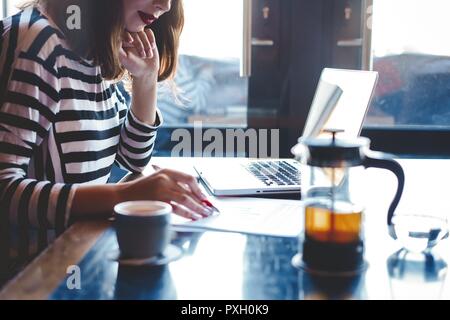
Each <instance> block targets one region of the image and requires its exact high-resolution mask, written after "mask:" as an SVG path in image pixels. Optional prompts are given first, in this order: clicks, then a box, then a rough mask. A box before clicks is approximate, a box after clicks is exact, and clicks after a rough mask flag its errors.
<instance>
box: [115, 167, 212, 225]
mask: <svg viewBox="0 0 450 320" xmlns="http://www.w3.org/2000/svg"><path fill="white" fill-rule="evenodd" d="M118 186H119V187H120V188H121V190H120V198H121V200H122V201H130V200H157V201H163V202H167V203H169V204H170V205H172V208H173V212H174V213H176V214H178V215H180V216H182V217H185V218H188V219H191V220H198V219H201V218H203V217H208V216H210V215H211V214H212V213H213V210H212V209H211V208H209V207H208V206H206V205H204V204H203V203H202V200H205V199H206V196H205V195H204V194H203V193H202V191H201V190H200V188H199V186H198V184H197V181H196V179H195V178H194V177H193V176H191V175H188V174H185V173H182V172H178V171H175V170H170V169H161V170H158V171H156V172H155V173H154V174H152V175H151V176H148V177H144V178H140V179H138V180H135V181H132V182H127V183H125V184H123V185H120V184H119V185H118Z"/></svg>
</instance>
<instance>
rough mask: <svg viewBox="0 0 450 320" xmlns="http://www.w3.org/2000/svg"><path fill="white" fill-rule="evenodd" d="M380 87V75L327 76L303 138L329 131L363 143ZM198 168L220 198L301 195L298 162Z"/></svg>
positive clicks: (219, 163)
mask: <svg viewBox="0 0 450 320" xmlns="http://www.w3.org/2000/svg"><path fill="white" fill-rule="evenodd" d="M377 81H378V73H377V72H374V71H359V70H342V69H330V68H326V69H324V70H323V72H322V74H321V77H320V80H319V83H318V85H317V89H316V93H315V95H314V100H313V102H312V105H311V108H310V111H309V114H308V118H307V121H306V124H305V128H304V130H303V134H302V137H316V136H319V135H320V134H321V132H322V130H323V129H326V128H333V129H342V130H344V132H343V135H345V136H346V137H357V136H358V135H359V134H360V132H361V129H362V125H363V122H364V119H365V116H366V114H367V110H368V108H369V105H370V102H371V100H372V96H373V93H374V91H375V87H376V84H377ZM212 160H214V161H202V162H201V163H199V164H197V165H195V166H194V168H195V170H196V171H197V173H198V175H199V177H200V179H201V181H202V182H203V183H204V185H205V186H206V187H207V188H208V189H209V191H210V192H211V193H212V194H213V195H215V196H243V195H246V196H252V195H263V194H267V195H270V194H289V193H299V192H300V179H301V172H300V163H299V162H298V161H296V160H294V159H239V158H225V159H212Z"/></svg>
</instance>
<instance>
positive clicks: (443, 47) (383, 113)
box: [366, 0, 450, 129]
mask: <svg viewBox="0 0 450 320" xmlns="http://www.w3.org/2000/svg"><path fill="white" fill-rule="evenodd" d="M448 12H450V2H449V1H448V0H395V1H391V0H374V4H373V38H372V55H373V59H372V64H373V69H374V70H376V71H378V72H379V74H380V79H379V84H378V87H377V90H376V94H375V97H374V101H373V104H372V107H371V109H370V112H369V114H368V118H367V122H366V124H367V125H371V126H385V127H397V128H405V129H408V128H410V129H411V128H417V129H419V128H418V127H421V128H422V129H424V128H425V127H426V128H427V129H436V128H441V129H442V128H444V129H445V128H446V129H450V42H449V41H446V39H447V34H448V30H449V29H450V21H449V19H448V17H447V15H448Z"/></svg>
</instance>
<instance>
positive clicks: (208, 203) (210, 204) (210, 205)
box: [202, 199, 213, 208]
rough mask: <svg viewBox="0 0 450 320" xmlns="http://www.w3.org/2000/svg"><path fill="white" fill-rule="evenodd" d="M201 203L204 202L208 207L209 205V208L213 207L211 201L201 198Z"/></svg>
mask: <svg viewBox="0 0 450 320" xmlns="http://www.w3.org/2000/svg"><path fill="white" fill-rule="evenodd" d="M202 203H203V204H206V205H207V206H208V207H210V208H212V207H213V204H212V203H211V202H209V200H206V199H205V200H202Z"/></svg>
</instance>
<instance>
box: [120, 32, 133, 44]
mask: <svg viewBox="0 0 450 320" xmlns="http://www.w3.org/2000/svg"><path fill="white" fill-rule="evenodd" d="M122 39H123V42H125V43H128V44H132V43H133V42H134V39H133V36H132V35H131V33H130V32H128V31H125V32H124V33H123V37H122Z"/></svg>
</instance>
